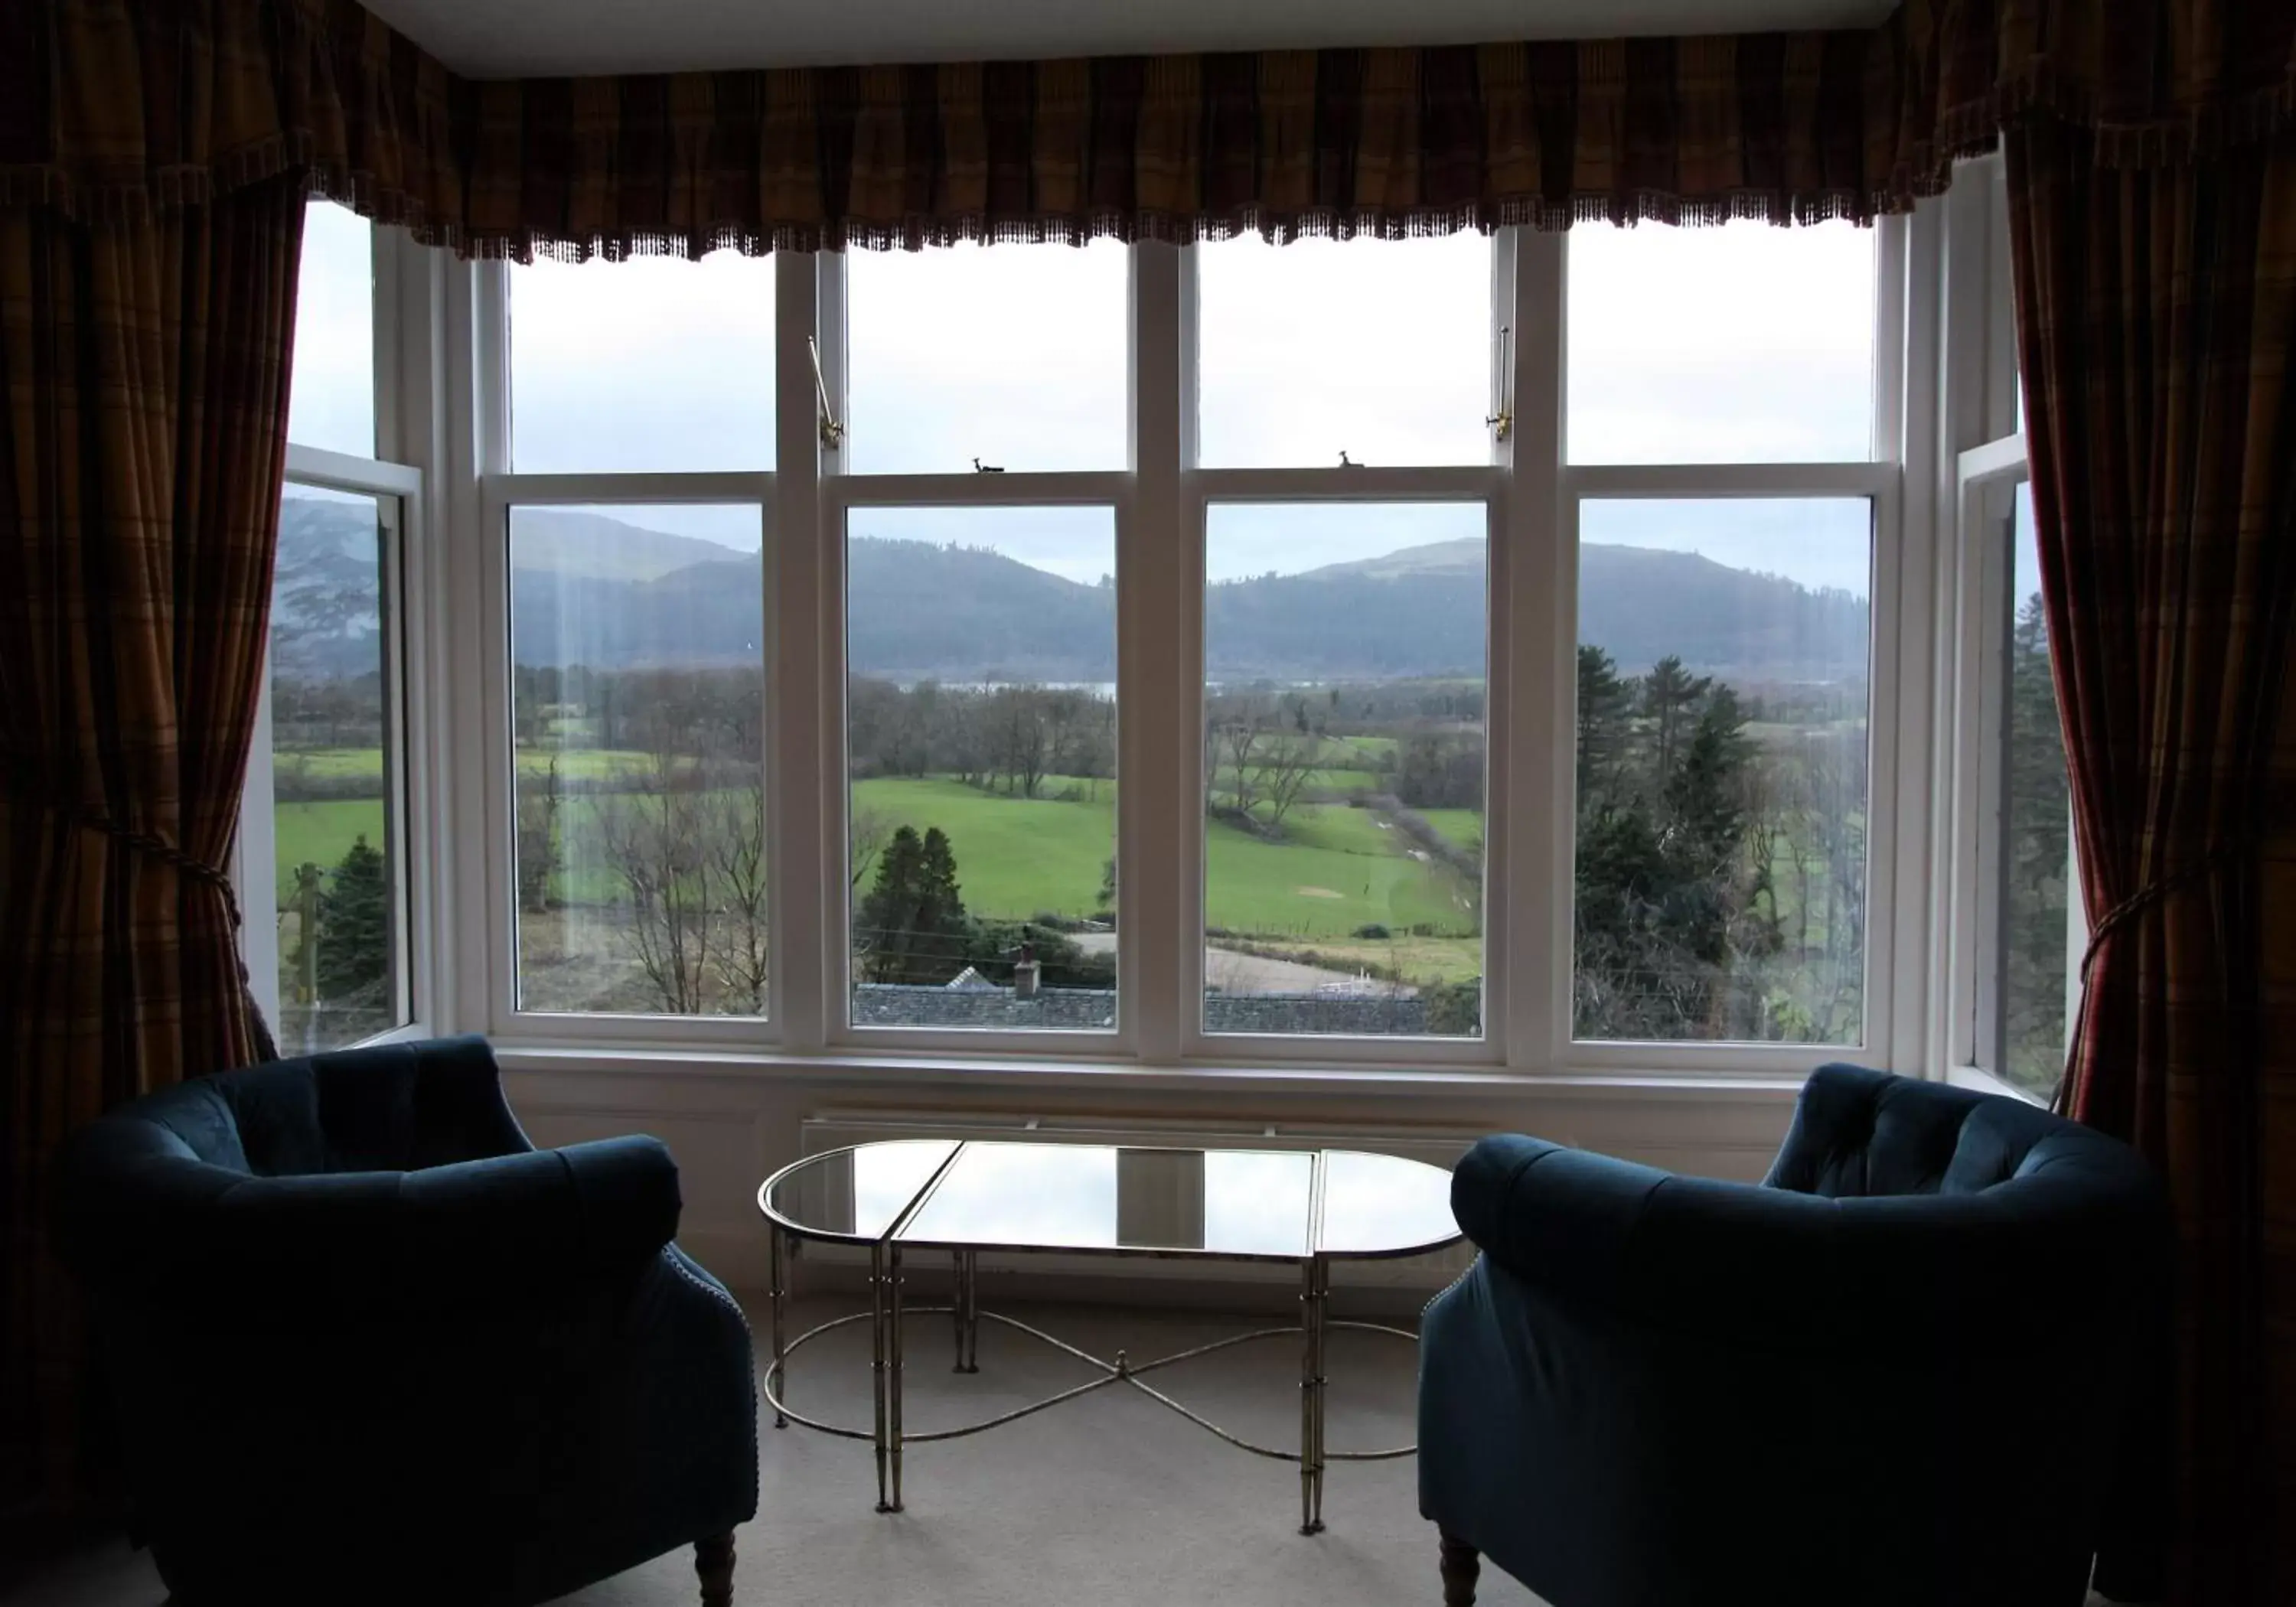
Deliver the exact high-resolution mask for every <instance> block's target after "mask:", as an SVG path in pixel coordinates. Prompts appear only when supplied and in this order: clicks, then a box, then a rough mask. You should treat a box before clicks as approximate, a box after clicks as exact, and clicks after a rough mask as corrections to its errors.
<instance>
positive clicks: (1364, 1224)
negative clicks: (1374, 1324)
mask: <svg viewBox="0 0 2296 1607" xmlns="http://www.w3.org/2000/svg"><path fill="white" fill-rule="evenodd" d="M1459 1236H1460V1234H1459V1222H1458V1218H1456V1217H1454V1216H1453V1215H1452V1214H1451V1174H1450V1173H1448V1172H1447V1171H1444V1170H1443V1169H1442V1168H1439V1167H1432V1166H1429V1165H1428V1164H1427V1163H1426V1162H1425V1161H1423V1160H1404V1159H1402V1158H1401V1157H1399V1156H1396V1155H1370V1154H1365V1152H1362V1151H1360V1150H1325V1151H1324V1219H1323V1232H1322V1234H1321V1235H1320V1236H1319V1237H1318V1238H1317V1240H1316V1249H1318V1250H1322V1251H1323V1252H1324V1254H1325V1255H1327V1256H1393V1255H1408V1254H1410V1253H1411V1252H1412V1251H1414V1250H1432V1249H1434V1248H1436V1247H1437V1246H1439V1245H1443V1244H1448V1243H1449V1242H1451V1241H1453V1240H1454V1239H1456V1238H1458V1237H1459Z"/></svg>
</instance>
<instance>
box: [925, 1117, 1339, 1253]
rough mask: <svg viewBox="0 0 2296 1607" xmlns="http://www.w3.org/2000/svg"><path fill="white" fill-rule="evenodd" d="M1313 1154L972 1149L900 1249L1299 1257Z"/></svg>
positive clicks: (1089, 1147) (979, 1145)
mask: <svg viewBox="0 0 2296 1607" xmlns="http://www.w3.org/2000/svg"><path fill="white" fill-rule="evenodd" d="M1315 1175H1316V1158H1315V1156H1314V1155H1313V1154H1308V1153H1302V1152H1294V1151H1282V1150H1154V1149H1126V1148H1121V1147H1119V1146H1118V1145H1115V1144H1027V1143H1021V1144H995V1143H983V1142H980V1141H978V1140H976V1141H974V1142H972V1143H971V1144H966V1145H965V1147H964V1154H962V1155H960V1156H958V1157H957V1159H956V1162H955V1165H953V1166H951V1167H950V1168H948V1171H947V1174H946V1175H945V1176H943V1177H942V1178H941V1180H940V1182H939V1184H938V1185H935V1187H934V1188H933V1191H932V1193H931V1195H929V1196H928V1197H927V1198H926V1200H925V1201H924V1203H923V1204H922V1205H921V1206H920V1207H918V1208H917V1211H916V1214H915V1215H914V1216H913V1217H911V1218H909V1221H908V1224H907V1226H905V1227H903V1228H902V1229H901V1230H900V1233H899V1234H898V1237H899V1239H900V1241H901V1242H902V1243H904V1244H918V1245H939V1246H947V1247H949V1248H952V1249H955V1248H964V1247H976V1248H980V1247H988V1246H1010V1247H1012V1248H1015V1249H1029V1250H1181V1251H1200V1252H1201V1253H1203V1254H1206V1255H1213V1256H1229V1257H1269V1258H1275V1259H1283V1260H1297V1259H1300V1257H1301V1256H1303V1255H1306V1254H1307V1253H1308V1206H1309V1202H1310V1200H1311V1198H1312V1194H1313V1190H1314V1184H1315Z"/></svg>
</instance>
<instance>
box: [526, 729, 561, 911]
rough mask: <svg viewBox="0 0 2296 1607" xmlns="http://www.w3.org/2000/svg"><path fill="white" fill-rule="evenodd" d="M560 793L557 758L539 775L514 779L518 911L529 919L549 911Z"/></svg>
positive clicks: (554, 872)
mask: <svg viewBox="0 0 2296 1607" xmlns="http://www.w3.org/2000/svg"><path fill="white" fill-rule="evenodd" d="M562 796H563V791H562V787H561V785H560V783H559V777H558V755H556V754H555V753H553V754H552V755H551V756H550V767H549V768H548V769H547V770H545V771H544V772H543V774H541V775H529V774H527V773H526V772H524V771H522V770H521V772H520V773H519V776H518V907H519V908H520V910H521V911H522V912H523V913H525V914H529V915H539V914H545V912H547V911H548V909H549V908H550V879H551V878H552V877H553V876H554V875H555V874H557V873H558V853H559V849H558V812H559V805H560V800H561V799H562Z"/></svg>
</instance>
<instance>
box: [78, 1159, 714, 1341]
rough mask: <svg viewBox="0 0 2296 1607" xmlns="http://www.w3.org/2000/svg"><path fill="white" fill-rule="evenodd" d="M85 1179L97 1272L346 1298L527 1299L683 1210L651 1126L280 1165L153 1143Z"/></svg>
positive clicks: (590, 1274)
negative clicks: (339, 1163)
mask: <svg viewBox="0 0 2296 1607" xmlns="http://www.w3.org/2000/svg"><path fill="white" fill-rule="evenodd" d="M156 1138H157V1135H156V1130H155V1139H156ZM78 1193H79V1195H80V1198H79V1200H78V1201H76V1205H77V1206H78V1209H75V1211H74V1213H73V1214H74V1217H75V1218H76V1219H75V1221H74V1223H73V1234H72V1237H73V1242H74V1246H75V1248H76V1250H78V1252H79V1254H78V1259H80V1260H81V1261H82V1263H83V1264H84V1265H85V1266H86V1268H87V1269H88V1270H89V1271H90V1272H91V1273H92V1274H94V1275H95V1276H96V1277H97V1278H98V1279H99V1280H108V1279H112V1278H117V1279H119V1280H122V1281H123V1282H125V1281H132V1282H133V1283H135V1285H137V1286H139V1287H141V1288H143V1289H146V1290H149V1291H153V1292H160V1291H165V1292H166V1293H167V1294H168V1295H170V1296H172V1297H174V1298H177V1299H189V1300H193V1301H194V1302H197V1303H209V1302H213V1301H217V1300H227V1301H229V1302H231V1303H233V1304H234V1305H235V1306H239V1307H249V1306H255V1307H269V1308H277V1307H280V1306H295V1307H300V1308H320V1309H324V1310H331V1311H338V1312H340V1311H346V1310H373V1309H380V1308H389V1307H401V1306H406V1305H410V1304H434V1303H447V1304H459V1305H469V1304H481V1305H483V1304H489V1303H495V1302H498V1301H529V1300H535V1299H537V1298H549V1297H551V1296H553V1294H556V1293H560V1292H563V1291H566V1290H567V1289H569V1288H570V1287H571V1286H576V1285H583V1284H587V1283H594V1282H596V1281H602V1280H606V1279H611V1278H614V1277H619V1276H627V1275H632V1274H633V1273H635V1270H636V1269H637V1268H638V1267H641V1266H643V1265H644V1262H645V1261H647V1260H648V1259H651V1258H652V1256H653V1255H654V1254H655V1253H656V1252H658V1251H659V1250H660V1249H661V1247H662V1246H663V1245H665V1244H667V1243H668V1242H669V1241H670V1239H671V1238H672V1237H673V1236H674V1235H675V1234H676V1230H677V1218H678V1212H679V1209H680V1201H679V1197H678V1187H677V1168H676V1163H675V1162H674V1161H673V1160H671V1159H670V1156H669V1152H668V1149H666V1148H665V1147H664V1146H663V1145H662V1144H661V1142H660V1140H659V1139H654V1138H644V1137H627V1138H609V1139H602V1140H599V1141H597V1142H594V1143H590V1144H572V1145H570V1146H568V1147H567V1148H565V1149H562V1150H530V1151H528V1152H523V1153H520V1154H513V1155H505V1156H499V1157H495V1158H492V1159H488V1160H471V1161H464V1162H461V1163H459V1164H455V1165H451V1166H441V1167H434V1168H429V1169H427V1170H423V1171H416V1172H405V1173H401V1172H334V1173H326V1174H319V1175H313V1176H305V1177H243V1176H238V1175H234V1174H232V1173H228V1172H225V1171H223V1170H221V1169H220V1168H214V1167H209V1166H206V1165H203V1164H201V1162H199V1161H197V1160H192V1159H190V1158H189V1157H187V1156H184V1155H181V1154H180V1153H177V1154H169V1153H166V1152H164V1150H163V1149H161V1148H160V1146H159V1144H157V1143H155V1144H154V1147H153V1150H152V1152H149V1153H147V1154H146V1155H145V1156H144V1157H143V1158H142V1159H141V1160H135V1161H134V1162H132V1163H130V1164H126V1165H119V1164H115V1165H113V1166H111V1167H110V1168H107V1170H106V1173H105V1175H104V1176H102V1177H101V1178H93V1179H90V1180H89V1181H88V1183H87V1184H86V1185H85V1186H84V1187H83V1188H82V1189H81V1190H79V1191H78Z"/></svg>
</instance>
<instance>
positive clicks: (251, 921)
mask: <svg viewBox="0 0 2296 1607" xmlns="http://www.w3.org/2000/svg"><path fill="white" fill-rule="evenodd" d="M368 236H369V239H370V241H371V242H372V245H371V254H372V255H371V259H372V261H373V287H374V288H373V304H372V312H371V315H370V316H371V319H372V328H373V351H374V417H375V443H374V455H373V456H372V457H361V456H358V455H355V454H350V453H343V452H332V451H326V450H323V449H321V448H319V447H306V446H299V445H297V444H296V443H295V442H293V441H290V442H289V443H288V444H287V454H286V463H285V467H284V471H283V474H282V475H281V479H282V480H283V482H284V483H285V484H288V485H300V486H308V487H311V488H315V489H319V490H332V491H341V492H346V493H348V494H351V495H355V496H373V498H374V499H375V509H376V518H377V520H378V521H379V524H380V527H381V546H380V552H379V553H378V564H379V568H380V572H381V584H382V594H381V599H380V603H381V631H382V649H383V701H384V710H385V721H386V724H385V736H384V743H383V756H382V762H383V787H384V794H385V801H384V816H383V821H384V828H383V829H384V833H385V838H386V842H385V859H386V863H387V864H388V865H389V874H390V880H391V897H392V915H391V925H392V934H391V936H392V954H391V959H390V964H391V981H392V987H393V992H394V993H395V995H396V996H397V999H396V1002H397V1006H398V1008H397V1011H396V1013H398V1014H400V1015H403V1016H405V1017H406V1021H405V1022H404V1023H403V1024H402V1025H400V1026H398V1027H396V1028H393V1029H390V1030H389V1031H386V1032H382V1033H378V1034H376V1035H374V1036H373V1037H367V1038H364V1039H361V1040H359V1041H360V1042H361V1043H365V1044H376V1043H392V1042H397V1041H399V1040H402V1039H412V1038H418V1037H426V1036H428V1035H429V1034H430V1031H431V1026H430V1022H431V1021H432V1020H433V1018H434V1014H435V1002H436V1001H437V999H438V997H439V991H438V987H437V980H438V975H439V955H438V953H437V950H436V946H435V943H434V934H435V933H436V932H437V931H438V930H439V922H438V921H437V919H436V913H437V911H438V909H439V902H438V899H437V890H436V887H435V884H434V883H433V882H432V881H431V880H430V878H429V877H428V876H426V875H423V874H420V873H418V872H417V867H418V866H424V865H429V864H430V863H431V861H432V860H433V858H434V857H436V854H437V852H438V847H439V833H438V831H437V826H436V822H437V814H436V811H435V809H434V808H432V807H430V806H431V805H432V803H433V802H434V801H435V799H437V797H438V793H437V791H436V783H437V782H438V779H439V778H438V775H437V767H436V765H435V763H434V761H433V758H432V755H433V752H434V744H435V743H436V742H437V741H438V740H439V736H440V735H441V732H440V730H439V725H438V721H437V719H436V714H435V709H434V706H433V697H434V690H435V685H436V682H435V677H434V676H433V674H432V673H431V670H430V666H429V664H428V662H427V658H426V654H425V652H424V651H423V647H424V644H426V643H427V642H428V641H429V640H430V638H431V637H432V636H433V635H435V634H436V633H435V631H434V630H433V629H432V628H431V627H430V625H429V623H428V621H427V619H426V618H425V615H426V611H425V610H424V609H422V608H420V607H418V606H416V605H415V600H416V598H417V597H418V596H419V595H420V585H421V582H422V580H423V579H424V578H426V570H427V569H428V566H429V552H430V545H429V543H428V542H427V541H426V540H425V539H424V537H423V529H424V514H425V509H426V505H427V500H426V498H425V496H424V478H423V473H422V469H421V468H419V467H417V466H416V465H415V464H414V463H407V462H401V461H398V457H399V455H400V454H399V450H398V448H399V447H401V445H402V439H403V422H402V416H403V412H404V408H405V405H406V396H405V391H404V387H403V386H402V383H401V375H402V372H403V358H402V353H401V351H400V348H399V345H398V340H397V338H396V337H397V336H398V334H399V333H400V332H401V331H403V330H404V329H406V327H408V320H407V316H406V314H407V310H408V308H407V305H406V300H407V286H406V283H405V279H404V267H405V259H404V257H403V255H402V251H403V250H404V249H405V248H406V247H407V246H410V245H411V242H406V240H405V237H404V235H403V234H402V233H401V232H400V231H397V230H385V229H381V228H377V227H375V226H373V225H369V227H368ZM414 310H415V311H416V312H417V313H418V314H419V315H422V323H423V324H424V325H425V327H426V328H427V325H428V317H427V311H428V308H427V304H425V303H424V302H423V301H422V300H420V299H418V300H417V302H416V305H415V309H414ZM274 764H275V755H274V753H273V750H272V703H271V661H270V649H269V645H268V644H267V643H266V646H265V650H264V662H263V668H262V678H261V681H260V691H259V692H258V697H257V705H256V716H255V723H254V729H253V735H252V740H251V742H250V747H249V759H248V767H247V777H246V781H245V783H244V788H243V791H242V795H241V800H240V812H239V823H238V827H237V831H236V832H235V835H234V841H233V849H232V875H233V882H234V892H235V894H236V896H237V898H238V899H239V905H240V911H241V917H242V929H241V957H242V962H243V963H245V965H246V967H247V972H248V977H249V983H250V988H251V990H252V992H253V994H254V996H255V1000H256V1004H257V1005H258V1007H259V1008H260V1009H261V1010H262V1011H263V1013H264V1016H265V1019H266V1021H271V1022H274V1023H276V1022H277V1021H279V1019H280V999H279V927H278V919H277V909H278V898H279V878H278V865H277V851H276V847H275V845H276V841H277V823H278V809H277V797H276V791H275V785H274V782H273V775H274Z"/></svg>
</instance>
